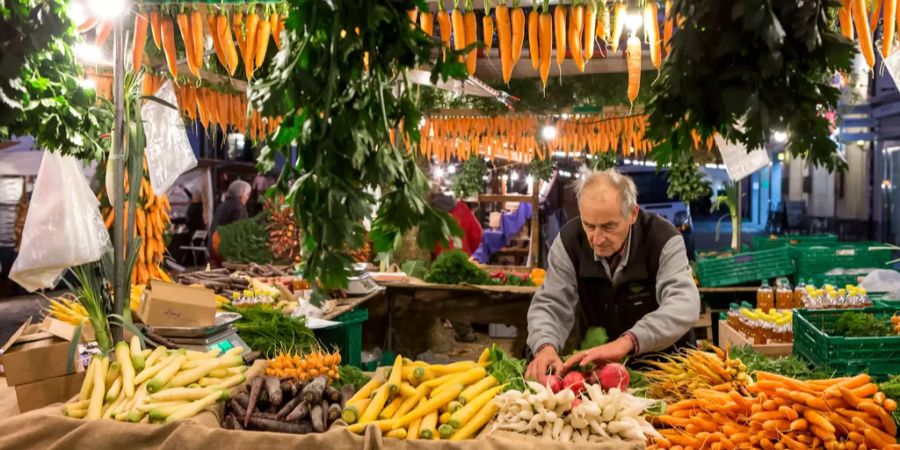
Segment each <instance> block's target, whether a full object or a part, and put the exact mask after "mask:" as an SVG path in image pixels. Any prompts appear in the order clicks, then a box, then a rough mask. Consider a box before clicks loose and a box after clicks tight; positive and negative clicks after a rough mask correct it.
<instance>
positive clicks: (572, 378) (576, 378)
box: [562, 372, 584, 395]
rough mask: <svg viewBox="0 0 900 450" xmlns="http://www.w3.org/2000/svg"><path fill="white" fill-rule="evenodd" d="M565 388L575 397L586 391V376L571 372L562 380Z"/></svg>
mask: <svg viewBox="0 0 900 450" xmlns="http://www.w3.org/2000/svg"><path fill="white" fill-rule="evenodd" d="M562 384H563V387H565V388H567V389H571V390H572V392H574V393H575V395H578V394H580V393H581V391H583V390H584V375H582V374H581V373H579V372H569V373H567V374H566V377H565V378H563V380H562Z"/></svg>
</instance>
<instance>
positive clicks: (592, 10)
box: [581, 0, 598, 62]
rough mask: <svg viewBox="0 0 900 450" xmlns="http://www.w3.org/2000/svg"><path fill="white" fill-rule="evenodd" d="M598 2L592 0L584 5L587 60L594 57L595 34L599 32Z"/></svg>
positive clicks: (585, 57)
mask: <svg viewBox="0 0 900 450" xmlns="http://www.w3.org/2000/svg"><path fill="white" fill-rule="evenodd" d="M597 12H598V11H597V2H596V1H594V0H590V1H589V2H588V4H587V5H586V6H585V7H584V43H583V44H582V48H581V49H582V51H583V52H584V60H585V62H587V61H590V60H591V58H593V57H594V36H595V35H596V34H597Z"/></svg>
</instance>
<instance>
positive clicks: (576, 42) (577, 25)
mask: <svg viewBox="0 0 900 450" xmlns="http://www.w3.org/2000/svg"><path fill="white" fill-rule="evenodd" d="M583 27H584V6H581V5H574V6H572V7H571V8H569V28H568V30H566V38H567V41H568V43H569V48H571V49H572V50H571V51H572V60H573V61H575V67H578V71H579V72H584V54H583V52H582V49H581V38H582V36H581V33H582V31H583Z"/></svg>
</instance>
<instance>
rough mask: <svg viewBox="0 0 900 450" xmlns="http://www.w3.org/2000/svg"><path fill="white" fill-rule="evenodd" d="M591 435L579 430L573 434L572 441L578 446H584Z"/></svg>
mask: <svg viewBox="0 0 900 450" xmlns="http://www.w3.org/2000/svg"><path fill="white" fill-rule="evenodd" d="M589 434H590V433H589V432H583V431H582V430H577V431H575V432H574V433H572V441H573V442H575V443H576V444H583V443H585V442H587V436H588V435H589Z"/></svg>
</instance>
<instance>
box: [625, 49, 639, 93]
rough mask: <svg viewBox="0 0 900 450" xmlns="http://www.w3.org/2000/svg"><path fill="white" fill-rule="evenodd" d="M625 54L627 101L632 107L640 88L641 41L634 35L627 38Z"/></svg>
mask: <svg viewBox="0 0 900 450" xmlns="http://www.w3.org/2000/svg"><path fill="white" fill-rule="evenodd" d="M625 52H626V54H625V57H626V58H627V67H628V101H630V102H631V105H632V107H634V101H635V100H636V99H637V96H638V90H640V88H641V40H640V39H638V38H637V37H636V36H635V35H634V34H632V35H631V37H629V38H628V43H627V47H626V50H625Z"/></svg>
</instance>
